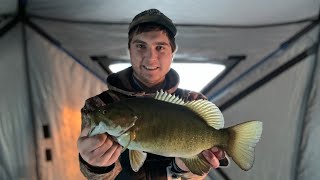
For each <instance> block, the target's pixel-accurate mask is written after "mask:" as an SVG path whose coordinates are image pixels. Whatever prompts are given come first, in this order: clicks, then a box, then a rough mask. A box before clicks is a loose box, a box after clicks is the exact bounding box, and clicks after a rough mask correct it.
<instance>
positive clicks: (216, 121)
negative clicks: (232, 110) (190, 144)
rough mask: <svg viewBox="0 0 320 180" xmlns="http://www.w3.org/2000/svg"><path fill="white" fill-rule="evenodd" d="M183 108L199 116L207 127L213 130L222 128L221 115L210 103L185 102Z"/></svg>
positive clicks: (202, 100) (201, 100) (204, 101)
mask: <svg viewBox="0 0 320 180" xmlns="http://www.w3.org/2000/svg"><path fill="white" fill-rule="evenodd" d="M185 106H186V107H188V108H189V109H191V110H192V111H194V112H195V113H197V114H198V115H199V116H201V117H202V118H203V120H204V121H206V123H207V124H208V125H209V126H211V127H213V128H215V129H221V128H223V127H224V118H223V114H222V112H221V111H220V109H219V108H218V107H217V106H216V105H215V104H213V103H212V102H210V101H208V100H204V99H199V100H194V101H189V102H186V103H185Z"/></svg>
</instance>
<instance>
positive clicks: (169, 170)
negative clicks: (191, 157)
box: [78, 9, 225, 179]
mask: <svg viewBox="0 0 320 180" xmlns="http://www.w3.org/2000/svg"><path fill="white" fill-rule="evenodd" d="M176 32H177V30H176V27H175V26H174V24H173V23H172V21H171V20H170V19H169V18H168V17H166V16H165V15H164V14H163V13H161V12H160V11H158V10H156V9H150V10H146V11H143V12H141V13H139V14H138V15H137V16H135V17H134V19H133V20H132V22H131V23H130V25H129V33H128V34H129V40H128V48H129V52H130V59H131V65H132V67H129V68H127V69H125V70H123V71H120V72H118V73H114V74H111V75H109V76H108V78H107V84H108V88H109V90H107V91H105V92H102V93H101V94H99V95H97V96H94V97H92V98H90V99H88V100H87V101H86V103H85V106H84V107H83V108H82V111H81V112H82V127H81V134H80V137H79V139H78V150H79V153H80V155H79V159H80V169H81V171H82V173H83V174H84V175H85V176H86V177H87V178H88V179H168V178H169V179H170V178H172V177H182V178H188V179H203V178H204V176H206V174H205V175H204V176H202V177H201V176H197V175H194V174H192V173H191V172H190V171H189V169H188V168H187V167H186V166H185V164H184V163H183V162H182V161H181V160H180V159H179V158H173V157H162V156H158V155H154V154H148V156H147V159H146V161H145V163H144V164H143V166H142V168H140V170H139V171H138V172H134V171H133V170H132V169H131V166H130V162H129V157H128V156H129V155H128V150H126V151H125V152H124V153H122V154H121V150H122V147H121V146H120V145H119V144H118V143H117V142H115V141H114V139H113V138H112V137H111V136H110V135H108V134H99V135H96V136H92V137H88V136H87V135H88V132H89V131H90V126H89V118H88V113H90V111H93V110H94V109H96V108H97V107H100V106H103V105H108V104H110V103H113V102H115V101H119V100H121V99H124V98H132V97H136V96H150V95H153V94H154V93H155V92H156V91H158V90H160V89H163V90H165V91H166V92H167V93H170V94H176V95H178V96H179V97H181V98H183V99H184V100H185V101H189V100H195V99H206V97H204V96H203V95H202V94H200V93H196V92H191V91H189V90H184V89H180V88H178V84H179V75H178V74H177V73H176V71H174V70H173V69H171V68H170V66H171V63H172V59H173V55H174V52H175V50H176V43H175V35H176ZM202 154H203V156H204V157H205V158H206V160H207V161H208V162H209V164H211V166H212V167H213V168H217V167H219V159H223V158H224V155H225V153H224V152H222V151H221V150H219V149H218V148H212V149H208V150H205V151H203V152H202Z"/></svg>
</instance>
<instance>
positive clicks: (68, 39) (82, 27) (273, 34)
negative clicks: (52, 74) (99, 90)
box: [32, 18, 307, 79]
mask: <svg viewBox="0 0 320 180" xmlns="http://www.w3.org/2000/svg"><path fill="white" fill-rule="evenodd" d="M32 22H34V23H35V24H36V25H37V26H39V27H40V28H41V29H43V30H44V31H45V32H46V33H47V34H49V35H50V36H51V37H52V38H53V39H56V40H58V41H59V43H60V44H61V46H62V47H63V48H65V49H66V50H67V51H69V52H70V53H71V54H72V55H74V56H75V57H76V58H77V59H79V60H80V61H83V62H87V63H85V64H89V68H91V69H93V71H95V72H96V73H97V74H98V76H100V77H102V78H104V77H105V75H106V74H104V73H103V71H102V70H101V69H100V68H97V64H95V63H92V60H91V59H90V56H93V55H94V56H96V55H97V56H103V55H106V56H109V57H113V58H120V59H123V58H127V59H128V50H127V27H128V26H127V25H107V24H84V23H66V22H56V21H47V20H40V19H35V18H34V19H32ZM306 24H307V23H300V24H292V25H289V26H276V27H268V28H240V29H239V28H214V27H194V26H191V27H190V26H188V27H186V26H178V27H177V28H178V32H179V34H178V36H177V43H178V48H179V50H178V52H177V54H176V57H177V58H181V59H182V58H185V59H186V60H190V61H196V59H201V58H204V59H225V60H227V57H228V56H230V55H246V56H247V59H246V60H244V61H242V62H241V63H240V64H239V65H238V66H237V67H236V69H235V70H234V71H233V72H234V73H232V75H230V77H227V78H228V79H234V78H235V77H237V76H238V75H239V74H240V73H241V72H243V71H245V70H246V69H248V68H249V67H251V66H252V65H253V64H255V63H257V62H258V61H260V60H261V59H263V58H264V57H265V56H267V55H268V54H269V53H271V52H272V51H273V50H274V49H277V48H278V47H279V46H280V44H281V43H283V42H284V41H286V40H287V39H289V38H290V37H291V36H293V35H294V34H295V33H297V32H298V31H299V30H300V29H302V28H303V27H304V26H305V25H306ZM195 32H196V33H195ZM88 62H91V63H88Z"/></svg>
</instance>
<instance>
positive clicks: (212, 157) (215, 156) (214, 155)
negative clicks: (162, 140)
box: [175, 147, 226, 171]
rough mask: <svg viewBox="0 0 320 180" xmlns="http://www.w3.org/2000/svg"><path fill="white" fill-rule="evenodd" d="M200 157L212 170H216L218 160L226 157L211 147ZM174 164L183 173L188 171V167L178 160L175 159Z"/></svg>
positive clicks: (218, 164) (217, 149)
mask: <svg viewBox="0 0 320 180" xmlns="http://www.w3.org/2000/svg"><path fill="white" fill-rule="evenodd" d="M202 155H203V156H204V158H206V160H207V161H208V163H209V164H210V165H211V167H213V168H218V167H219V166H220V163H219V160H221V159H224V158H225V157H226V155H225V152H224V151H223V150H221V149H219V148H217V147H213V148H211V149H207V150H204V151H202ZM175 160H176V164H177V165H178V167H179V168H180V169H181V170H183V171H189V169H188V167H187V166H186V165H185V164H184V163H183V161H182V160H181V159H180V158H175Z"/></svg>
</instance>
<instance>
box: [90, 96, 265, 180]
mask: <svg viewBox="0 0 320 180" xmlns="http://www.w3.org/2000/svg"><path fill="white" fill-rule="evenodd" d="M88 117H89V118H90V124H91V131H90V132H89V136H93V135H96V134H101V133H105V132H107V133H108V134H109V135H111V136H113V137H114V139H115V140H116V141H117V142H118V143H119V144H121V145H122V146H123V147H124V149H126V148H128V149H129V159H130V164H131V167H132V169H133V170H134V171H138V170H139V169H140V168H141V166H142V165H143V163H144V161H145V159H146V157H147V152H148V153H153V154H158V155H161V156H166V157H179V158H180V159H181V160H182V161H183V162H184V163H185V165H186V166H187V167H188V168H189V170H190V171H191V172H192V173H194V174H198V175H203V174H204V173H206V172H208V171H209V169H210V164H209V163H208V162H207V160H206V159H205V158H204V157H203V155H202V154H201V152H202V151H203V150H206V149H209V148H212V147H214V146H218V147H220V148H222V149H223V150H225V151H226V153H227V154H228V155H229V156H230V157H231V158H232V159H233V160H234V162H236V164H237V165H238V166H239V167H240V168H241V169H243V170H245V171H247V170H249V169H251V168H252V166H253V163H254V148H255V146H256V144H257V143H258V141H259V140H260V137H261V134H262V122H260V121H255V120H252V121H247V122H244V123H240V124H237V125H234V126H231V127H228V128H223V126H224V117H223V115H222V113H221V111H220V110H219V108H218V107H217V106H216V105H214V104H213V103H212V102H210V101H207V100H195V101H189V102H183V100H182V99H179V98H178V97H175V96H172V95H170V94H167V93H166V92H163V91H160V92H157V93H156V95H155V97H154V98H150V97H143V98H142V97H140V98H138V97H136V98H129V99H125V100H121V101H118V102H115V103H112V104H108V105H106V106H103V107H100V108H98V109H96V110H95V111H93V112H90V114H88Z"/></svg>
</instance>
